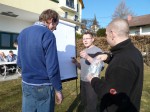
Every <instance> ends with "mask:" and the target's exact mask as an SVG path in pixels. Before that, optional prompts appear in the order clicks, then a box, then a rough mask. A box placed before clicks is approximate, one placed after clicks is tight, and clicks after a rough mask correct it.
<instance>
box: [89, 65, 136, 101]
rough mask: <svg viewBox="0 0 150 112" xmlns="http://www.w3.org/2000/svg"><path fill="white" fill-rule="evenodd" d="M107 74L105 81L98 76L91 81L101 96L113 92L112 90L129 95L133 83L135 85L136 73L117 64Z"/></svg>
mask: <svg viewBox="0 0 150 112" xmlns="http://www.w3.org/2000/svg"><path fill="white" fill-rule="evenodd" d="M107 75H108V76H106V77H105V79H104V81H102V79H98V78H93V79H92V81H91V85H92V87H93V88H94V90H95V92H96V93H97V94H98V96H99V97H100V98H102V97H103V96H104V95H106V94H111V90H114V91H116V93H126V94H127V95H129V93H130V90H131V89H132V88H133V87H132V86H131V85H134V84H133V83H134V80H135V78H136V75H135V74H133V73H131V71H128V70H127V69H126V68H124V67H121V66H115V67H114V68H112V69H111V72H109V73H108V74H107Z"/></svg>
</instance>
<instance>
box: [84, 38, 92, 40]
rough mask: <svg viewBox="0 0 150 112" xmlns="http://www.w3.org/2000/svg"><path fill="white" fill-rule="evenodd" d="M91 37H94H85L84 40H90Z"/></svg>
mask: <svg viewBox="0 0 150 112" xmlns="http://www.w3.org/2000/svg"><path fill="white" fill-rule="evenodd" d="M90 39H92V38H83V39H82V40H90Z"/></svg>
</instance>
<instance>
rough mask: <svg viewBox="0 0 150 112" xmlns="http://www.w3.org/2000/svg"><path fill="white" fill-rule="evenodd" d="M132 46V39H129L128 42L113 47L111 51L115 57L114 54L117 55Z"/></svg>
mask: <svg viewBox="0 0 150 112" xmlns="http://www.w3.org/2000/svg"><path fill="white" fill-rule="evenodd" d="M130 45H133V44H132V42H131V39H127V40H125V41H123V42H121V43H119V44H117V45H116V46H114V47H112V48H111V49H110V51H111V52H112V55H113V54H116V53H118V52H121V51H122V50H123V49H125V48H127V47H129V46H130Z"/></svg>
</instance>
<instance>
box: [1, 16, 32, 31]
mask: <svg viewBox="0 0 150 112" xmlns="http://www.w3.org/2000/svg"><path fill="white" fill-rule="evenodd" d="M32 24H33V23H32V22H28V21H23V20H18V19H16V18H13V17H6V16H2V15H0V31H5V32H13V33H19V32H21V30H23V29H24V28H26V27H28V26H30V25H32Z"/></svg>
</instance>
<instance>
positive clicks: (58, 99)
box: [55, 91, 63, 104]
mask: <svg viewBox="0 0 150 112" xmlns="http://www.w3.org/2000/svg"><path fill="white" fill-rule="evenodd" d="M55 94H56V99H55V102H56V104H61V103H62V100H63V94H62V92H60V91H56V92H55Z"/></svg>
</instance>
